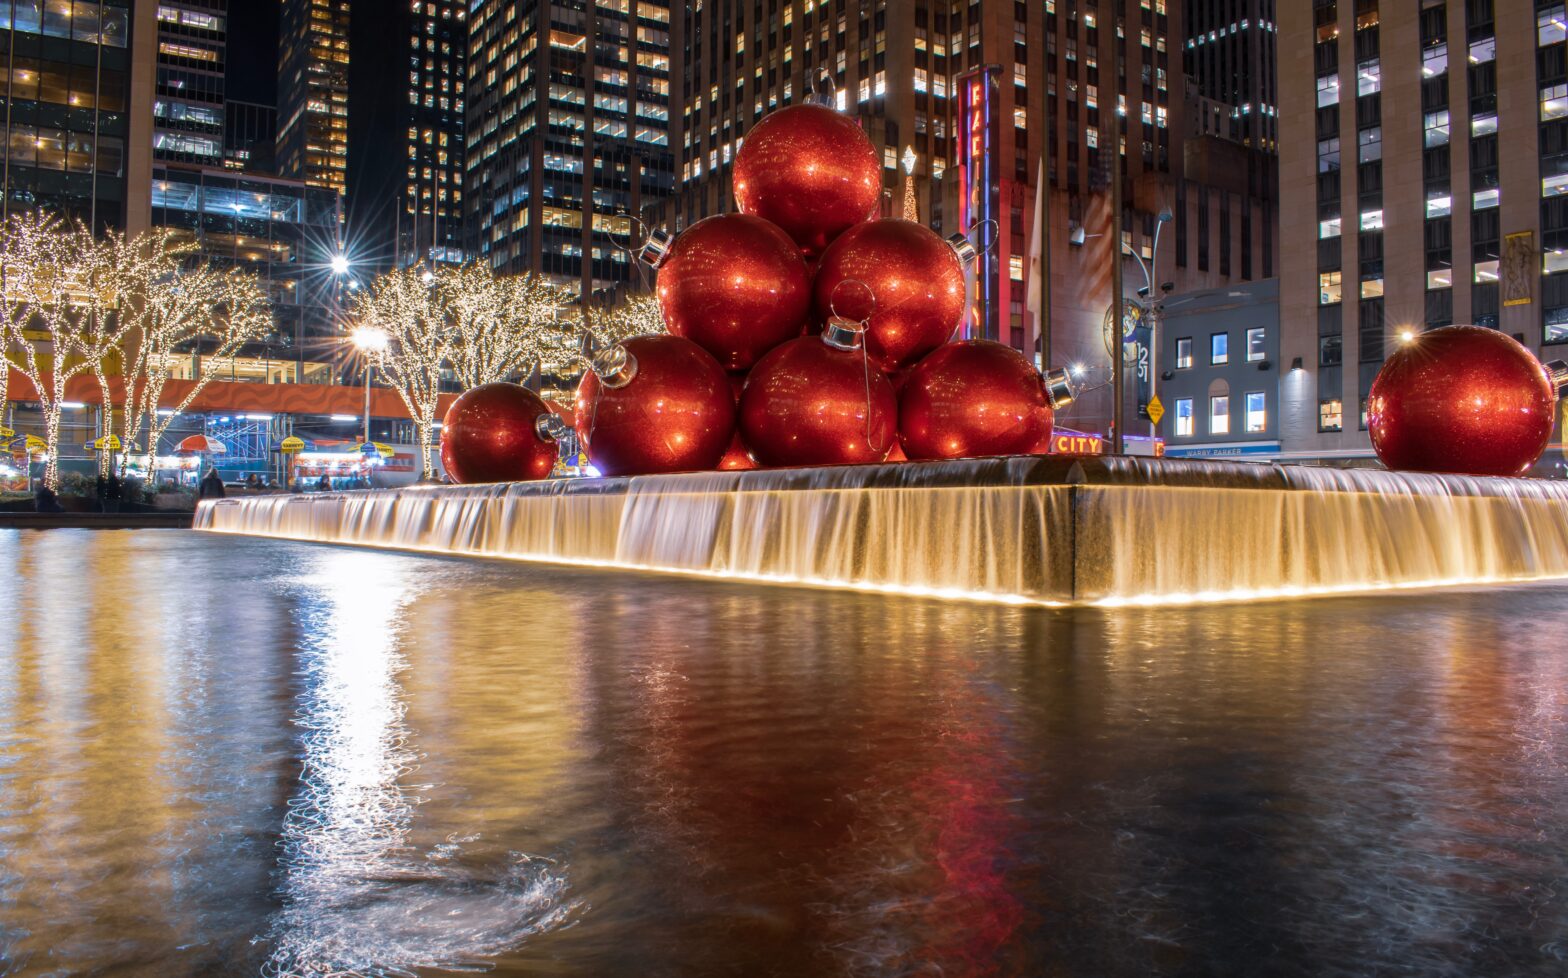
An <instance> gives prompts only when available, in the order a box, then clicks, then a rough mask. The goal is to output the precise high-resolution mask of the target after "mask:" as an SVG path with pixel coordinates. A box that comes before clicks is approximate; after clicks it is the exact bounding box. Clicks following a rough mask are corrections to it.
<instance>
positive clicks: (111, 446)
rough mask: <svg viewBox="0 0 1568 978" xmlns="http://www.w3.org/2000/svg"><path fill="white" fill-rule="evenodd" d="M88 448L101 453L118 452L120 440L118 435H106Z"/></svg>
mask: <svg viewBox="0 0 1568 978" xmlns="http://www.w3.org/2000/svg"><path fill="white" fill-rule="evenodd" d="M88 447H89V448H93V449H96V450H98V451H100V452H106V451H107V452H117V451H119V450H120V439H119V436H117V435H104V436H103V437H102V438H98V439H95V440H94V441H93V443H92V444H91V445H89V446H88Z"/></svg>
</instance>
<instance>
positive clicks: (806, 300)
mask: <svg viewBox="0 0 1568 978" xmlns="http://www.w3.org/2000/svg"><path fill="white" fill-rule="evenodd" d="M658 293H659V308H660V310H662V311H663V313H664V323H665V325H666V326H668V327H669V330H670V332H671V333H674V334H675V335H676V336H684V337H685V338H686V339H688V340H691V341H692V342H693V343H696V344H697V345H698V346H700V347H702V348H703V349H704V350H707V351H708V352H709V353H711V354H713V355H714V357H716V358H717V359H718V361H719V363H720V364H722V365H723V366H724V368H725V369H727V370H738V369H744V368H746V367H749V366H751V365H752V364H754V363H756V362H757V361H758V360H759V359H761V358H762V355H763V354H764V353H767V352H768V351H769V350H771V349H773V348H774V347H775V346H778V345H779V344H780V343H783V342H784V341H785V340H790V339H794V338H795V337H797V336H799V335H800V334H801V333H802V332H804V331H805V328H806V319H807V317H808V316H809V315H810V311H811V279H810V277H809V276H808V274H807V272H806V262H805V260H804V259H802V258H801V257H800V250H799V249H798V248H796V247H795V243H794V242H793V241H791V240H790V239H789V235H787V234H785V233H784V232H783V231H780V230H779V229H778V228H777V227H776V226H774V225H772V224H769V223H768V222H767V221H764V220H763V219H762V218H760V217H748V216H747V215H745V214H721V215H719V216H718V217H710V218H707V219H706V220H702V221H698V222H697V223H696V224H693V225H692V226H691V227H690V228H688V229H686V231H685V232H684V233H682V234H681V236H680V237H678V238H676V239H675V244H674V245H673V246H672V247H671V249H670V255H669V257H668V258H667V259H666V260H665V262H664V264H662V265H661V266H659V288H658Z"/></svg>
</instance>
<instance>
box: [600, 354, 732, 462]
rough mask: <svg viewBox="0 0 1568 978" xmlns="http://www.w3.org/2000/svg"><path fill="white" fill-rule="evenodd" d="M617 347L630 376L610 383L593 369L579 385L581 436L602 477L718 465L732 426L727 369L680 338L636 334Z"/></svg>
mask: <svg viewBox="0 0 1568 978" xmlns="http://www.w3.org/2000/svg"><path fill="white" fill-rule="evenodd" d="M620 347H621V349H623V350H624V351H625V352H626V353H627V354H629V356H630V363H631V369H630V370H628V371H627V373H629V374H630V376H629V378H628V379H625V380H624V381H609V382H607V381H605V380H601V378H600V376H599V374H598V373H596V372H595V371H594V370H590V371H588V372H586V373H584V374H583V379H582V382H581V383H580V384H578V387H577V400H576V406H575V412H576V421H577V436H578V438H579V439H580V440H581V441H582V444H583V448H584V449H585V450H586V451H587V452H588V457H589V458H590V459H591V460H592V461H593V464H594V467H595V468H597V469H598V470H599V471H600V472H602V473H603V474H605V475H647V474H650V473H656V472H687V471H692V470H695V469H711V468H713V466H714V465H716V464H717V463H718V461H719V459H720V458H721V457H722V456H723V455H724V452H725V450H726V449H727V448H728V447H729V444H730V438H731V436H732V435H733V434H734V431H735V398H734V394H733V393H732V391H731V389H730V379H729V376H728V375H727V374H725V372H724V368H722V367H720V366H719V364H718V361H717V360H714V359H713V357H712V356H710V355H709V354H708V352H707V351H706V350H704V349H703V348H702V347H700V346H698V345H697V344H695V343H693V342H691V341H690V340H686V339H682V338H680V337H679V336H635V337H632V338H631V339H629V340H626V341H624V342H623V343H621V344H620ZM612 382H614V383H619V384H620V385H619V386H611V383H612Z"/></svg>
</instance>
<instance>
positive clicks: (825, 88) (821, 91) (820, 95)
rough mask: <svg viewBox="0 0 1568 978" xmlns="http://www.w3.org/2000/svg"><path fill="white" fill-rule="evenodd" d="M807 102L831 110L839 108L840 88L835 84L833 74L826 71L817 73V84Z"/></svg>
mask: <svg viewBox="0 0 1568 978" xmlns="http://www.w3.org/2000/svg"><path fill="white" fill-rule="evenodd" d="M807 101H808V102H815V103H816V104H817V105H822V106H826V107H827V108H830V109H834V108H837V107H838V86H837V85H836V84H834V82H833V76H832V75H831V74H829V73H828V72H826V71H819V72H817V83H816V85H815V87H814V88H813V89H812V94H811V97H810V98H809V99H807Z"/></svg>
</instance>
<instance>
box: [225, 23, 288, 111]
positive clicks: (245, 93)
mask: <svg viewBox="0 0 1568 978" xmlns="http://www.w3.org/2000/svg"><path fill="white" fill-rule="evenodd" d="M280 9H281V6H280V4H279V3H278V2H277V0H238V2H237V3H231V4H229V43H228V59H229V63H228V77H227V79H226V82H227V96H228V97H229V98H231V99H235V100H237V101H240V102H260V103H262V104H263V105H275V104H277V98H278V13H279V10H280Z"/></svg>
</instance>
